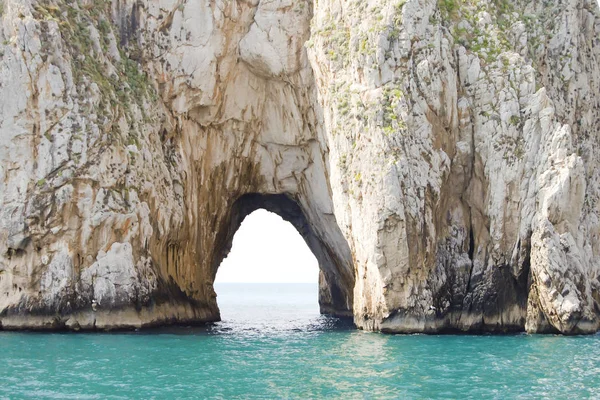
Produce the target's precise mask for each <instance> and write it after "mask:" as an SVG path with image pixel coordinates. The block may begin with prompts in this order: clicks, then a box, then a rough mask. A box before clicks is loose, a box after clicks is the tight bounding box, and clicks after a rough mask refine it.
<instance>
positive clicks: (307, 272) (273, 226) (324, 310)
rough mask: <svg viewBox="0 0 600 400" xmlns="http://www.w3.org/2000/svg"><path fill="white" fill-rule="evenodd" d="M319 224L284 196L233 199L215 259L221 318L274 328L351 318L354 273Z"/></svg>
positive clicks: (215, 278)
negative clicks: (320, 319) (324, 317)
mask: <svg viewBox="0 0 600 400" xmlns="http://www.w3.org/2000/svg"><path fill="white" fill-rule="evenodd" d="M318 224H319V221H316V222H315V221H311V220H309V219H308V218H307V216H306V213H305V212H304V211H303V208H302V206H300V205H299V202H297V201H296V200H295V199H293V198H292V197H291V196H288V195H285V194H280V195H262V194H248V195H244V196H241V197H240V198H239V199H238V200H237V201H236V202H235V203H234V204H233V206H232V207H231V212H230V215H229V217H228V219H227V220H226V221H225V222H224V224H223V226H222V227H221V229H220V230H219V231H218V233H217V238H216V239H217V241H216V242H217V247H216V249H217V251H218V253H217V254H216V259H215V260H214V263H213V277H214V289H215V292H216V295H217V299H216V302H217V305H218V307H219V309H220V314H221V320H222V321H223V322H232V321H233V322H235V323H240V322H241V323H244V324H246V325H252V326H256V325H258V324H261V323H262V324H265V323H268V324H270V325H271V326H272V325H273V324H275V325H282V324H283V325H289V324H290V323H292V322H293V323H294V324H297V323H302V321H304V323H306V322H308V321H309V320H311V319H315V318H317V317H319V316H320V314H326V315H333V316H336V317H351V316H352V293H353V288H354V276H353V274H352V273H348V268H346V265H345V264H344V260H342V259H341V256H340V255H339V254H338V252H336V250H335V248H332V247H333V246H332V245H331V244H330V243H329V242H328V240H327V238H323V235H322V234H320V233H319V232H318V230H319V229H320V227H319V226H318ZM294 321H295V322H294Z"/></svg>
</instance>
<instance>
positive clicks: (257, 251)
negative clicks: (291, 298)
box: [216, 210, 319, 283]
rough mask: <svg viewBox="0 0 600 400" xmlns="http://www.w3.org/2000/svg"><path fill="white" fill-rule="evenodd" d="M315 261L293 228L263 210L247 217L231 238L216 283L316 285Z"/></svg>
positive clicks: (316, 269)
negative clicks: (231, 244)
mask: <svg viewBox="0 0 600 400" xmlns="http://www.w3.org/2000/svg"><path fill="white" fill-rule="evenodd" d="M318 278H319V266H318V263H317V259H316V258H315V256H314V255H313V254H312V252H311V251H310V249H309V248H308V246H307V245H306V243H305V242H304V239H302V236H300V234H299V233H298V231H297V230H296V228H294V227H293V226H292V224H290V223H289V222H286V221H284V220H283V219H282V218H281V217H279V216H278V215H276V214H273V213H271V212H268V211H265V210H257V211H255V212H253V213H252V214H250V215H249V216H248V217H246V219H245V220H244V222H242V225H241V226H240V229H238V231H237V232H236V234H235V236H234V238H233V246H232V248H231V252H230V253H229V256H227V258H226V259H225V260H223V262H222V263H221V266H220V267H219V269H218V270H217V279H216V282H217V283H225V282H251V283H316V282H318Z"/></svg>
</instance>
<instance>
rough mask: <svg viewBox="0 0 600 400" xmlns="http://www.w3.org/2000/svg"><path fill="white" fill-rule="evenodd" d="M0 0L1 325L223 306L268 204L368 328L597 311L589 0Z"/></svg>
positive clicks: (206, 313) (492, 327) (329, 307)
mask: <svg viewBox="0 0 600 400" xmlns="http://www.w3.org/2000/svg"><path fill="white" fill-rule="evenodd" d="M0 4H1V7H0V12H1V18H2V27H1V33H0V41H2V45H1V46H0V56H1V59H0V93H1V96H0V115H1V116H2V118H1V121H0V176H1V177H2V179H0V320H1V322H2V326H3V327H4V328H6V329H13V328H39V329H50V328H69V329H110V328H127V327H139V326H148V325H156V324H165V323H176V322H185V323H201V322H206V321H214V320H218V319H219V312H218V308H217V304H216V295H215V293H214V290H213V286H212V285H213V281H214V277H215V274H216V270H217V268H218V266H219V264H220V262H221V260H222V259H223V257H225V256H226V254H227V252H228V250H229V247H230V246H231V240H232V237H233V234H234V233H235V230H236V229H237V227H239V224H240V223H241V221H242V220H243V218H244V217H245V216H246V215H248V213H250V212H252V211H254V210H255V209H257V208H266V209H268V210H271V211H274V212H276V213H278V214H280V215H281V216H282V217H283V218H285V219H287V220H289V221H290V222H291V223H292V224H293V225H294V226H295V227H296V228H297V229H298V230H299V232H300V233H301V234H302V236H303V237H304V238H305V240H306V241H307V244H308V245H309V247H310V248H311V250H312V251H313V252H314V253H315V255H316V256H317V259H318V260H319V265H320V268H321V275H320V291H319V296H320V299H319V300H320V304H321V309H322V311H323V312H327V313H333V314H338V315H354V320H355V323H356V324H357V326H359V327H360V328H363V329H368V330H381V331H386V332H439V331H453V330H459V331H518V330H524V329H526V330H527V331H530V332H563V333H589V332H594V331H596V330H598V328H599V321H600V307H599V303H600V280H599V276H600V265H599V264H600V258H599V253H600V238H599V234H600V220H599V218H598V214H599V213H600V209H599V203H598V201H599V200H598V199H599V197H600V175H599V174H600V172H598V171H600V169H598V168H596V167H597V165H600V155H599V154H598V151H599V150H598V149H599V148H600V147H599V146H598V144H599V141H600V140H599V136H598V135H599V134H600V100H599V99H600V96H599V94H600V63H599V61H600V11H599V9H598V5H597V3H596V2H595V0H583V1H576V0H564V1H557V2H554V3H548V2H546V3H537V2H535V3H531V2H525V1H521V0H503V1H497V0H489V1H487V0H486V1H466V2H453V1H436V0H377V1H375V0H371V1H347V2H338V1H333V0H319V1H315V2H312V1H291V0H287V1H286V0H260V1H259V0H245V1H208V0H198V1H189V0H188V1H186V0H177V1H175V0H148V1H141V2H140V1H130V0H112V1H89V0H80V1H67V0H38V1H35V0H28V1H21V0H20V1H17V0H3V1H1V2H0Z"/></svg>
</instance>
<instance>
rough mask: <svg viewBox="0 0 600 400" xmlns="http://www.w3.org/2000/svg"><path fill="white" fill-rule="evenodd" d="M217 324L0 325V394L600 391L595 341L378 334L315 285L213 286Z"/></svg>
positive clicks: (503, 394) (548, 394) (554, 395)
mask: <svg viewBox="0 0 600 400" xmlns="http://www.w3.org/2000/svg"><path fill="white" fill-rule="evenodd" d="M217 293H219V303H220V305H221V310H222V314H223V318H224V322H222V323H220V324H216V325H215V326H213V327H210V328H206V329H197V328H196V329H192V328H179V329H170V330H162V331H153V332H142V333H140V332H138V333H128V334H35V333H10V332H0V398H90V399H96V398H97V399H105V398H112V399H120V398H123V399H124V398H139V399H146V398H159V399H166V398H207V397H211V398H224V399H230V398H344V399H346V398H498V399H508V398H536V399H537V398H548V399H558V398H565V399H566V398H571V399H572V398H600V336H597V335H596V336H590V337H560V336H527V335H514V336H425V335H410V336H403V335H396V336H392V335H381V334H374V333H364V332H360V331H356V330H353V329H351V328H350V327H349V326H348V324H344V323H341V322H340V321H337V320H335V319H331V318H325V317H321V316H319V315H318V307H317V304H316V298H317V294H316V287H314V285H308V286H306V285H285V286H277V287H276V286H273V285H219V286H218V287H217Z"/></svg>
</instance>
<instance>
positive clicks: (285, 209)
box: [212, 193, 354, 317]
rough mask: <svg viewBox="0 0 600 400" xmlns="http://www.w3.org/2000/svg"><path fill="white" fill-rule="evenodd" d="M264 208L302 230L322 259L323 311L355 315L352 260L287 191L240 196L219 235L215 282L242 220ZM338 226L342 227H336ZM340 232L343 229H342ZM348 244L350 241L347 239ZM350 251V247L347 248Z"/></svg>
mask: <svg viewBox="0 0 600 400" xmlns="http://www.w3.org/2000/svg"><path fill="white" fill-rule="evenodd" d="M258 209H264V210H267V211H270V212H272V213H275V214H277V215H279V216H280V217H281V218H283V220H285V221H287V222H289V223H291V224H292V225H293V226H294V227H295V228H296V230H297V231H298V232H299V233H300V235H301V236H302V238H303V239H304V241H305V242H306V244H307V246H308V248H309V249H310V250H311V251H312V253H313V254H314V255H315V257H316V259H317V261H318V263H319V270H320V273H319V307H320V311H321V314H328V315H334V316H338V317H352V315H353V313H352V305H353V290H354V269H353V267H352V265H351V261H350V265H348V263H349V260H347V258H345V257H344V254H341V251H340V250H337V251H336V249H334V246H333V245H332V244H331V243H328V242H327V241H326V240H325V239H324V238H322V237H320V236H319V235H318V234H317V231H316V230H315V229H314V228H313V227H312V226H311V224H310V223H309V221H308V219H307V217H306V214H305V212H304V211H303V210H302V208H301V207H300V205H299V204H298V203H297V202H296V201H295V200H293V199H292V198H291V197H289V196H288V195H285V194H258V193H251V194H245V195H243V196H241V197H240V198H238V199H237V200H236V201H235V203H234V204H233V206H232V207H231V210H230V212H229V215H228V221H226V223H225V224H223V225H222V228H221V229H220V231H219V232H218V233H217V237H216V241H215V244H216V252H215V257H214V260H213V262H212V281H213V282H214V280H215V277H216V275H217V270H218V268H219V266H220V265H221V262H222V261H223V259H224V258H225V257H227V255H228V254H229V252H230V250H231V245H232V243H233V237H234V235H235V233H236V232H237V230H238V229H239V227H240V225H241V224H242V221H243V220H244V219H245V218H246V217H247V216H248V215H250V214H252V213H253V212H254V211H256V210H258ZM337 229H339V228H337ZM340 236H341V232H340ZM344 244H345V245H346V246H347V243H344ZM345 250H347V251H348V254H349V249H345Z"/></svg>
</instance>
